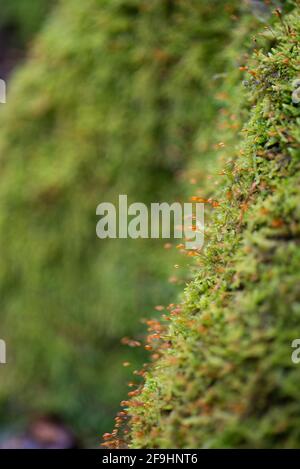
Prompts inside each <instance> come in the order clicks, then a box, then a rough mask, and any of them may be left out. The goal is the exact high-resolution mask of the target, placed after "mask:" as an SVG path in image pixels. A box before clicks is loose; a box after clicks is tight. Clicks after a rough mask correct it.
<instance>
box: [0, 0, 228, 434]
mask: <svg viewBox="0 0 300 469" xmlns="http://www.w3.org/2000/svg"><path fill="white" fill-rule="evenodd" d="M234 5H235V2H227V1H225V0H224V1H221V2H220V1H219V0H218V1H210V2H209V3H208V2H199V1H198V0H189V1H180V0H178V1H176V2H170V1H168V0H153V1H151V2H149V1H148V0H147V1H146V0H145V1H137V0H107V1H106V0H105V1H104V0H85V1H84V2H83V1H82V0H65V1H63V2H61V6H59V8H58V9H57V10H55V11H54V14H53V15H51V19H50V20H49V21H48V22H47V24H46V26H45V28H44V30H43V32H42V34H41V35H40V37H39V38H38V40H37V42H36V43H35V45H34V47H33V50H32V52H31V54H30V57H29V60H28V62H27V63H26V64H25V66H24V67H23V68H22V69H21V70H20V71H18V72H17V74H16V75H15V77H14V79H13V80H12V82H11V84H10V87H9V93H8V104H7V105H6V106H2V107H1V109H0V112H1V116H0V118H1V124H0V127H1V132H0V152H1V160H0V165H1V175H0V177H1V185H0V243H1V246H2V254H1V265H0V309H1V336H3V337H4V338H5V339H6V341H7V347H8V354H9V361H10V365H9V366H7V367H6V368H5V369H4V370H3V371H2V370H1V377H0V382H1V385H0V404H1V415H2V419H3V420H4V419H6V420H9V421H11V420H14V421H15V420H16V419H18V418H27V416H28V415H30V414H32V413H33V412H45V411H47V410H51V411H56V412H59V413H61V414H62V415H63V416H65V418H66V419H67V420H68V421H70V422H71V423H73V425H75V428H78V429H79V430H80V431H81V432H82V433H83V434H85V433H87V434H88V435H91V434H93V435H95V434H96V432H97V433H98V432H101V431H102V430H104V429H105V428H107V425H108V422H110V421H111V416H112V414H113V412H114V410H115V407H116V405H117V403H118V401H119V399H120V398H121V396H122V394H123V393H124V392H125V391H124V389H125V382H126V378H125V377H127V376H128V371H126V370H125V371H124V372H122V371H121V362H122V361H123V360H124V361H125V360H127V359H128V357H129V359H131V358H130V357H131V356H132V355H133V354H131V353H130V352H126V351H124V348H121V346H120V345H118V341H119V339H120V337H122V335H132V334H139V333H140V330H141V326H140V325H139V321H138V319H139V317H140V315H141V312H143V314H144V313H145V312H146V311H147V310H149V311H150V309H151V308H152V307H153V306H154V305H155V304H157V303H160V302H167V301H168V300H169V299H170V298H171V297H172V296H174V295H175V294H176V291H177V290H176V288H175V287H174V286H171V285H167V286H166V284H165V281H166V278H167V275H168V274H169V265H170V264H171V261H172V259H174V254H173V253H172V252H170V254H169V255H167V253H166V254H165V255H164V256H162V255H161V244H160V243H158V242H151V241H147V240H146V241H141V242H139V241H134V242H131V241H129V240H120V241H118V240H112V241H107V242H105V241H102V242H101V241H99V240H97V238H96V234H95V227H96V223H97V217H96V215H95V212H96V207H97V205H98V204H99V203H100V202H103V201H117V197H118V194H128V196H129V200H130V202H132V201H144V202H146V203H148V202H153V201H159V200H165V201H172V202H173V201H174V200H175V199H176V198H178V197H179V196H180V195H181V194H182V193H183V189H182V188H181V187H180V186H179V182H180V174H181V172H182V171H183V170H184V169H185V168H186V166H187V165H188V163H189V160H191V159H192V156H193V154H195V153H196V152H197V151H198V150H197V138H198V133H199V123H200V125H202V127H203V133H204V132H205V129H206V126H207V123H208V122H209V121H210V119H211V118H212V116H213V115H214V113H215V110H216V109H218V108H219V107H220V104H219V103H217V102H212V101H211V99H210V97H209V95H210V93H211V90H210V79H209V77H210V76H212V75H213V74H216V73H219V72H220V71H222V70H223V69H224V62H225V61H227V60H228V58H226V57H224V56H223V49H222V47H220V44H224V45H226V44H227V43H228V42H230V40H231V34H232V24H233V23H235V21H234V19H233V18H232V15H234V13H235V8H234ZM211 55H213V56H214V57H215V59H214V61H211V60H210V57H211ZM172 262H174V261H172ZM141 292H142V294H141ZM108 352H109V354H108ZM134 356H135V357H136V358H135V359H133V362H134V360H136V361H141V356H142V354H141V355H140V357H138V354H134Z"/></svg>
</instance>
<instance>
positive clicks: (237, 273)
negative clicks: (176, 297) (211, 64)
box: [129, 6, 300, 448]
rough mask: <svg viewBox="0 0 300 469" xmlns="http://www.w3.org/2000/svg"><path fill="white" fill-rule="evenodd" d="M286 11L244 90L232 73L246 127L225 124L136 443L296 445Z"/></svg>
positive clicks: (294, 33)
mask: <svg viewBox="0 0 300 469" xmlns="http://www.w3.org/2000/svg"><path fill="white" fill-rule="evenodd" d="M279 20H280V21H278V24H277V26H276V27H275V29H273V27H272V28H271V30H272V35H273V40H272V42H273V43H272V44H271V49H269V50H268V47H265V48H264V49H262V50H260V51H259V52H257V51H256V52H255V53H254V57H253V58H251V59H247V64H245V63H244V64H243V66H244V68H243V69H244V70H245V71H244V72H243V74H245V81H246V82H247V83H246V90H245V91H243V92H242V93H241V92H240V87H239V85H236V84H235V85H234V86H230V83H234V82H232V81H231V82H230V76H229V77H228V79H229V86H228V87H227V92H228V93H229V99H228V102H229V104H228V106H227V111H226V112H227V116H230V115H231V113H232V110H234V112H237V117H236V119H241V120H243V121H244V127H243V130H242V132H241V133H238V132H237V131H235V130H234V128H233V127H228V126H227V129H226V131H225V135H227V138H228V142H229V144H228V146H227V149H224V150H223V154H222V161H221V162H220V167H223V168H224V166H225V170H224V178H225V181H224V182H223V183H221V184H220V188H219V189H217V191H216V193H214V197H215V198H216V199H217V200H218V201H219V207H217V208H216V209H215V211H214V213H213V214H212V215H211V217H210V221H209V227H208V233H207V239H208V241H207V244H206V248H205V250H204V252H203V254H202V256H201V259H200V261H197V262H198V264H197V263H196V265H195V276H194V280H193V281H192V282H191V283H190V284H189V285H188V287H187V288H186V291H185V294H184V299H183V302H182V305H181V312H180V314H178V315H176V316H175V317H173V318H172V319H171V325H170V327H169V329H168V333H167V340H168V342H169V344H171V347H169V348H168V349H167V350H165V351H162V357H161V358H160V359H159V360H158V361H157V362H156V363H155V364H153V365H152V366H151V368H150V370H149V371H148V373H147V374H146V380H145V386H144V388H143V389H142V392H141V394H140V395H139V396H138V398H135V399H133V401H132V402H131V403H129V412H130V415H131V417H132V421H131V446H132V447H137V448H140V447H146V448H230V447H239V448H250V447H255V448H265V447H268V448H288V447H289V448H296V447H299V446H300V430H299V429H300V399H299V386H300V370H299V368H298V367H297V366H296V365H295V364H293V363H292V361H291V342H292V340H293V339H295V338H297V337H300V289H299V281H300V267H299V266H300V247H299V236H300V209H299V207H300V145H299V143H300V130H299V129H300V127H299V123H300V106H299V105H298V104H297V103H293V101H292V93H293V85H292V84H293V81H294V80H296V79H298V77H299V69H300V64H299V54H300V45H299V44H300V42H299V40H300V11H299V7H298V6H297V7H296V8H295V10H294V11H293V12H292V13H291V15H290V16H287V17H284V18H282V17H280V18H279ZM245 65H247V68H246V67H245ZM247 89H248V90H249V92H247ZM245 95H247V96H248V97H247V100H246V101H245ZM237 104H239V110H238V105H237ZM247 109H248V110H247ZM219 121H221V123H222V122H223V117H222V115H221V117H220V118H219ZM227 122H228V117H227ZM215 126H216V122H215V123H214V128H215ZM234 148H236V151H235V150H234ZM137 400H138V403H139V405H135V402H136V401H137Z"/></svg>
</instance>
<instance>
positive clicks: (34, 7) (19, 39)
mask: <svg viewBox="0 0 300 469" xmlns="http://www.w3.org/2000/svg"><path fill="white" fill-rule="evenodd" d="M55 3H56V0H54V1H51V0H30V2H28V1H27V0H11V1H9V2H2V4H1V16H0V27H1V28H12V29H13V31H14V33H15V42H16V43H18V45H19V43H21V44H24V43H25V42H27V41H28V40H29V39H31V38H32V36H33V35H34V34H35V33H36V32H37V31H38V30H39V29H40V27H41V25H42V24H43V21H44V19H45V17H46V16H47V14H48V13H49V11H50V8H51V7H53V5H54V4H55Z"/></svg>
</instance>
